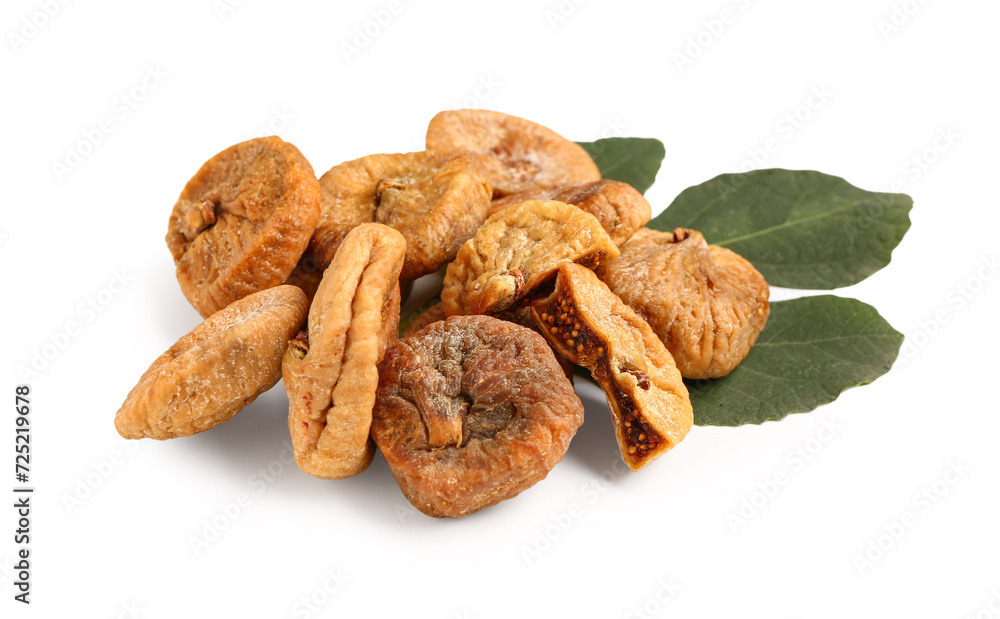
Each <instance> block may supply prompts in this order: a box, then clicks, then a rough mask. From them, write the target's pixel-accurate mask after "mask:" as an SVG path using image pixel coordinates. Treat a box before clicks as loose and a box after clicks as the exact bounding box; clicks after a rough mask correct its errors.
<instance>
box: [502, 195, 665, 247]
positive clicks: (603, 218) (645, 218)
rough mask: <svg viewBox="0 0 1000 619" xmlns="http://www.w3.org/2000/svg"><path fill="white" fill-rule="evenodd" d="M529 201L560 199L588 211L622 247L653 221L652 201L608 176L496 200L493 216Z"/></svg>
mask: <svg viewBox="0 0 1000 619" xmlns="http://www.w3.org/2000/svg"><path fill="white" fill-rule="evenodd" d="M528 200H556V201H557V202H565V203H566V204H572V205H573V206H577V207H579V208H581V209H583V210H585V211H587V212H588V213H590V214H591V215H593V216H594V217H596V218H597V221H599V222H601V225H602V226H604V229H605V230H607V231H608V235H609V236H610V237H611V240H612V241H614V243H615V245H618V246H619V247H620V246H621V244H622V243H624V242H625V241H627V240H629V238H630V237H631V236H632V235H633V234H635V231H636V230H638V229H639V228H642V227H643V226H645V225H646V224H647V223H649V216H650V213H651V211H650V206H649V202H647V201H646V198H644V197H643V195H642V194H641V193H639V192H638V191H636V190H635V188H633V187H632V185H629V184H628V183H622V182H620V181H612V180H608V179H605V180H601V181H595V182H592V183H579V184H576V185H560V186H556V187H543V188H540V189H533V190H530V191H522V192H519V193H514V194H511V195H509V196H506V197H504V198H499V199H497V200H493V202H492V204H491V205H490V215H492V214H493V213H496V212H497V211H499V210H501V209H504V208H507V207H508V206H513V205H515V204H520V203H521V202H527V201H528Z"/></svg>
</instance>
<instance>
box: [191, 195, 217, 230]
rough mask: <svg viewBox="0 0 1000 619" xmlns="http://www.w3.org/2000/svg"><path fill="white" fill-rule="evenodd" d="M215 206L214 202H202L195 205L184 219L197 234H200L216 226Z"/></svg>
mask: <svg viewBox="0 0 1000 619" xmlns="http://www.w3.org/2000/svg"><path fill="white" fill-rule="evenodd" d="M215 206H216V205H215V202H213V201H212V200H202V201H201V202H198V203H196V204H193V205H192V206H191V208H189V209H188V211H187V213H185V215H184V219H185V221H186V222H187V225H188V227H189V228H191V229H192V230H193V231H194V233H195V234H200V233H201V231H202V230H204V229H205V228H208V227H209V226H212V225H214V224H215V221H216V219H215Z"/></svg>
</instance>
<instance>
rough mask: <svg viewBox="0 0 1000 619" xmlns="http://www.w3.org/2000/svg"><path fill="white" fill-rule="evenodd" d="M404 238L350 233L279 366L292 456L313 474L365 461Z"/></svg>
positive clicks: (346, 470)
mask: <svg viewBox="0 0 1000 619" xmlns="http://www.w3.org/2000/svg"><path fill="white" fill-rule="evenodd" d="M405 253H406V240H405V239H404V238H403V236H402V235H401V234H400V233H399V232H397V231H395V230H393V229H392V228H390V227H388V226H383V225H381V224H362V225H361V226H358V227H356V228H355V229H353V230H351V232H349V233H348V234H347V236H346V237H345V238H344V242H343V243H341V245H340V249H339V250H338V251H337V253H336V255H335V256H334V257H333V262H332V263H330V266H329V267H328V268H327V270H326V272H325V273H324V275H323V281H322V282H321V283H320V285H319V289H318V290H317V291H316V297H315V299H313V303H312V307H310V308H309V332H308V333H305V332H303V333H300V334H299V337H298V338H296V340H295V341H293V342H292V343H291V345H290V346H289V347H288V352H287V353H286V354H285V359H284V363H283V368H282V370H283V376H284V379H285V389H286V390H287V392H288V403H289V404H288V430H289V432H290V433H291V436H292V446H293V447H294V452H295V461H296V462H297V463H298V465H299V467H300V468H301V469H302V470H303V471H305V472H306V473H309V474H310V475H314V476H316V477H322V478H324V479H340V478H343V477H350V476H352V475H357V474H358V473H360V472H362V471H363V470H365V469H366V468H368V465H369V464H371V461H372V456H373V455H374V446H373V444H372V442H371V440H370V438H369V436H368V434H369V429H370V427H371V420H372V406H373V405H374V402H375V389H376V388H377V386H378V370H377V367H376V366H377V364H378V362H379V360H380V359H381V358H382V354H383V353H384V352H385V349H386V347H387V346H389V345H391V344H392V343H393V342H394V341H395V340H396V332H397V329H398V328H399V271H400V269H401V268H402V266H403V256H404V255H405Z"/></svg>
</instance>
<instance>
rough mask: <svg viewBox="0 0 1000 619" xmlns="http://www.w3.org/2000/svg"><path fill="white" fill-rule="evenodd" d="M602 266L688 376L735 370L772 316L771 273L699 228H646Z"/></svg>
mask: <svg viewBox="0 0 1000 619" xmlns="http://www.w3.org/2000/svg"><path fill="white" fill-rule="evenodd" d="M621 252H622V253H621V256H619V257H618V258H617V259H615V260H609V261H606V262H605V263H603V264H602V265H601V267H600V269H599V270H598V271H597V273H598V275H599V276H600V278H601V279H602V280H603V281H604V282H605V283H606V284H607V285H608V286H609V287H610V288H611V290H612V291H614V292H615V294H617V295H618V296H619V297H621V299H622V300H623V301H624V302H625V303H626V304H628V306H629V307H631V308H632V309H634V310H635V311H636V312H638V313H639V315H640V316H642V317H643V318H645V319H646V321H647V322H648V323H649V325H650V326H651V327H652V328H653V331H655V332H656V334H657V335H658V336H659V338H660V340H662V341H663V343H664V344H665V345H666V347H667V350H669V351H670V353H671V354H672V355H673V357H674V361H676V363H677V368H678V369H679V370H680V372H681V375H683V376H684V377H685V378H717V377H720V376H725V375H726V374H729V372H731V371H732V370H733V368H735V367H736V366H737V365H739V363H740V362H741V361H743V359H744V358H746V356H747V354H748V353H749V352H750V349H751V348H752V347H753V345H754V343H755V342H756V341H757V336H758V335H760V332H761V330H762V329H763V328H764V324H765V323H766V322H767V317H768V315H769V314H770V305H769V304H768V296H769V290H768V286H767V282H766V281H764V276H763V275H761V274H760V273H759V272H758V271H757V270H756V269H755V268H753V265H751V264H750V263H749V262H747V261H746V260H745V259H744V258H743V257H741V256H739V255H738V254H736V253H734V252H732V251H730V250H728V249H726V248H724V247H717V246H715V245H708V244H707V243H706V242H705V239H704V237H702V235H701V233H700V232H698V231H697V230H688V229H684V228H678V229H676V230H674V231H673V232H672V233H671V232H659V231H656V230H649V229H643V230H640V231H639V232H637V233H636V234H635V236H633V237H632V240H630V241H629V242H628V243H626V244H625V245H623V246H622V248H621Z"/></svg>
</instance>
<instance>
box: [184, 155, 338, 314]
mask: <svg viewBox="0 0 1000 619" xmlns="http://www.w3.org/2000/svg"><path fill="white" fill-rule="evenodd" d="M319 207H320V190H319V182H318V181H317V180H316V175H315V174H314V173H313V169H312V166H311V165H309V162H308V161H306V159H305V157H303V156H302V153H300V152H299V150H298V149H297V148H295V147H294V146H292V145H291V144H289V143H288V142H283V141H282V140H281V139H280V138H277V137H267V138H257V139H253V140H249V141H247V142H242V143H240V144H236V145H235V146H231V147H229V148H227V149H226V150H224V151H222V152H221V153H219V154H218V155H216V156H215V157H212V158H211V159H209V160H208V161H207V162H206V163H205V164H204V165H203V166H202V167H201V169H200V170H198V173H197V174H195V175H194V177H193V178H192V179H191V180H190V181H188V184H187V185H186V186H185V187H184V191H182V192H181V195H180V198H178V199H177V203H176V204H175V205H174V210H173V213H171V215H170V224H169V230H168V232H167V237H166V240H167V247H169V249H170V254H171V255H172V256H173V258H174V264H175V265H176V267H177V281H178V283H180V286H181V291H183V293H184V296H185V297H187V299H188V301H190V302H191V305H193V306H194V308H195V309H197V310H198V312H200V313H201V315H202V316H203V317H206V318H207V317H208V316H211V315H212V314H213V313H215V312H217V311H219V310H221V309H222V308H224V307H226V306H227V305H229V304H230V303H232V302H233V301H236V300H237V299H242V298H243V297H245V296H247V295H248V294H251V293H254V292H257V291H258V290H264V289H266V288H271V287H272V286H277V285H278V284H281V283H282V282H284V281H285V280H286V279H287V278H288V276H289V274H290V273H291V272H292V270H293V269H294V268H295V265H296V263H298V261H299V258H300V257H301V256H302V253H303V252H304V251H305V249H306V247H307V245H308V243H309V238H310V237H311V236H312V234H313V230H314V229H315V228H316V221H317V219H318V218H319Z"/></svg>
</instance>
